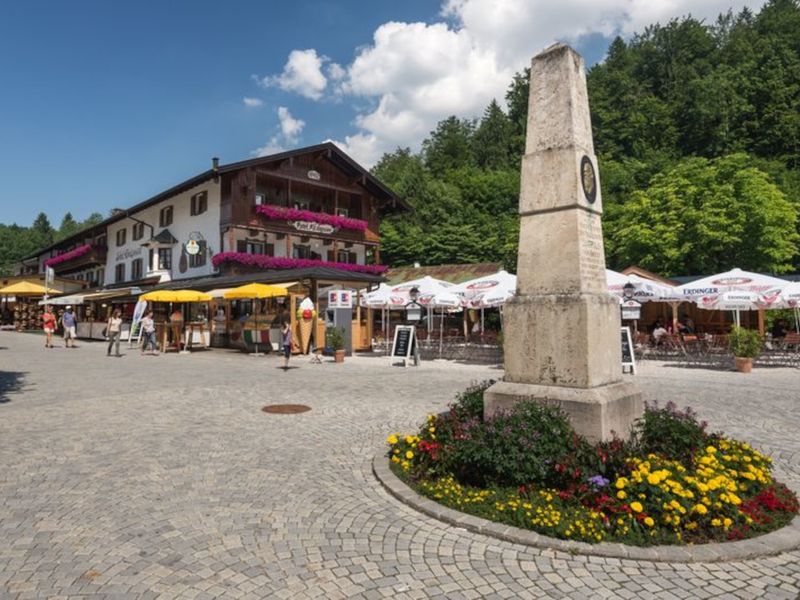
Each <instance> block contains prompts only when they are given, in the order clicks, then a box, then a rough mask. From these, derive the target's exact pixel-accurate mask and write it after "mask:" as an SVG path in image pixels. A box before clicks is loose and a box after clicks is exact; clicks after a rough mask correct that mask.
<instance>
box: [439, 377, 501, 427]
mask: <svg viewBox="0 0 800 600" xmlns="http://www.w3.org/2000/svg"><path fill="white" fill-rule="evenodd" d="M493 383H494V380H491V379H490V380H487V381H482V382H480V383H475V384H473V385H471V386H470V387H468V388H467V389H466V390H464V391H463V392H461V393H460V394H458V395H457V396H456V401H455V402H453V404H451V405H450V410H451V411H452V412H453V414H454V415H455V416H456V418H458V419H459V420H462V421H463V420H465V419H471V418H477V419H480V420H481V421H483V393H484V392H485V391H486V390H487V389H489V387H490V386H491V385H492V384H493Z"/></svg>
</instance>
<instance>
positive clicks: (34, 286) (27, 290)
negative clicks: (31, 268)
mask: <svg viewBox="0 0 800 600" xmlns="http://www.w3.org/2000/svg"><path fill="white" fill-rule="evenodd" d="M60 293H61V292H60V291H58V290H54V289H51V288H46V287H44V286H43V285H39V284H38V283H32V282H30V281H18V282H17V283H12V284H11V285H7V286H6V287H4V288H0V295H3V296H44V295H45V294H60Z"/></svg>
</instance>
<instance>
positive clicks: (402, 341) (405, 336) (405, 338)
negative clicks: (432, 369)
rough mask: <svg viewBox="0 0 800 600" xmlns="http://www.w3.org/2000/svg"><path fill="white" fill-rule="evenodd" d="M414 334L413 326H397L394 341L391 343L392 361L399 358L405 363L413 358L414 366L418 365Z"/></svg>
mask: <svg viewBox="0 0 800 600" xmlns="http://www.w3.org/2000/svg"><path fill="white" fill-rule="evenodd" d="M415 333H416V328H415V327H414V326H413V325H398V326H397V327H396V328H395V330H394V341H393V342H392V353H391V358H392V361H394V360H395V359H397V358H401V359H403V361H404V362H406V361H408V360H409V359H410V358H413V359H414V363H415V364H418V363H419V359H418V353H417V347H416V345H417V341H416V335H415Z"/></svg>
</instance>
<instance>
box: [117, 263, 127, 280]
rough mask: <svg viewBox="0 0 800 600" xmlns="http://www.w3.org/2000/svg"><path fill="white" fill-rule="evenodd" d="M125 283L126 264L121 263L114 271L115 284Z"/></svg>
mask: <svg viewBox="0 0 800 600" xmlns="http://www.w3.org/2000/svg"><path fill="white" fill-rule="evenodd" d="M123 281H125V263H119V264H118V265H117V266H116V268H115V269H114V283H121V282H123Z"/></svg>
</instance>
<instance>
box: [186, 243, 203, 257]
mask: <svg viewBox="0 0 800 600" xmlns="http://www.w3.org/2000/svg"><path fill="white" fill-rule="evenodd" d="M199 252H200V244H198V243H197V242H196V241H195V240H189V241H188V242H186V254H189V255H190V256H194V255H195V254H197V253H199Z"/></svg>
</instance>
